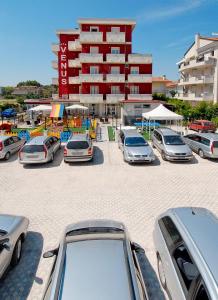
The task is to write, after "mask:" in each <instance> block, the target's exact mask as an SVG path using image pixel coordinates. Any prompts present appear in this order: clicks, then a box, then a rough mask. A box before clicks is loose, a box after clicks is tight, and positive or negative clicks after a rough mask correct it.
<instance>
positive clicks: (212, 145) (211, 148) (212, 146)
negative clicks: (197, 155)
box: [210, 143, 214, 153]
mask: <svg viewBox="0 0 218 300" xmlns="http://www.w3.org/2000/svg"><path fill="white" fill-rule="evenodd" d="M213 149H214V143H212V144H211V147H210V150H211V153H213Z"/></svg>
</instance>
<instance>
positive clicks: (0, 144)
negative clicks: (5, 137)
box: [0, 142, 3, 151]
mask: <svg viewBox="0 0 218 300" xmlns="http://www.w3.org/2000/svg"><path fill="white" fill-rule="evenodd" d="M2 149H3V144H2V142H0V151H2Z"/></svg>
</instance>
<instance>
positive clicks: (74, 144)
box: [64, 134, 94, 162]
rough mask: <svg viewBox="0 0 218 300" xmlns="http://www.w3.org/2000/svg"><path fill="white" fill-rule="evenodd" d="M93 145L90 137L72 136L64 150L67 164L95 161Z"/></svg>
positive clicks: (83, 135) (85, 135)
mask: <svg viewBox="0 0 218 300" xmlns="http://www.w3.org/2000/svg"><path fill="white" fill-rule="evenodd" d="M93 154H94V151H93V144H92V140H91V139H90V137H89V135H87V134H75V135H72V136H71V137H70V138H69V140H68V142H67V144H66V147H65V148H64V161H65V162H79V161H90V160H92V159H93Z"/></svg>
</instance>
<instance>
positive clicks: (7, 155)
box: [5, 152, 11, 160]
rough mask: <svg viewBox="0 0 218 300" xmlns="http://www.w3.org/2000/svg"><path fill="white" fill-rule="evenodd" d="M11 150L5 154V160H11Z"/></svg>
mask: <svg viewBox="0 0 218 300" xmlns="http://www.w3.org/2000/svg"><path fill="white" fill-rule="evenodd" d="M10 155H11V154H10V152H7V153H6V154H5V160H9V158H10Z"/></svg>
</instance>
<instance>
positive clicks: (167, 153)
mask: <svg viewBox="0 0 218 300" xmlns="http://www.w3.org/2000/svg"><path fill="white" fill-rule="evenodd" d="M165 154H166V155H169V156H172V155H174V153H173V152H168V151H166V152H165Z"/></svg>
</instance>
